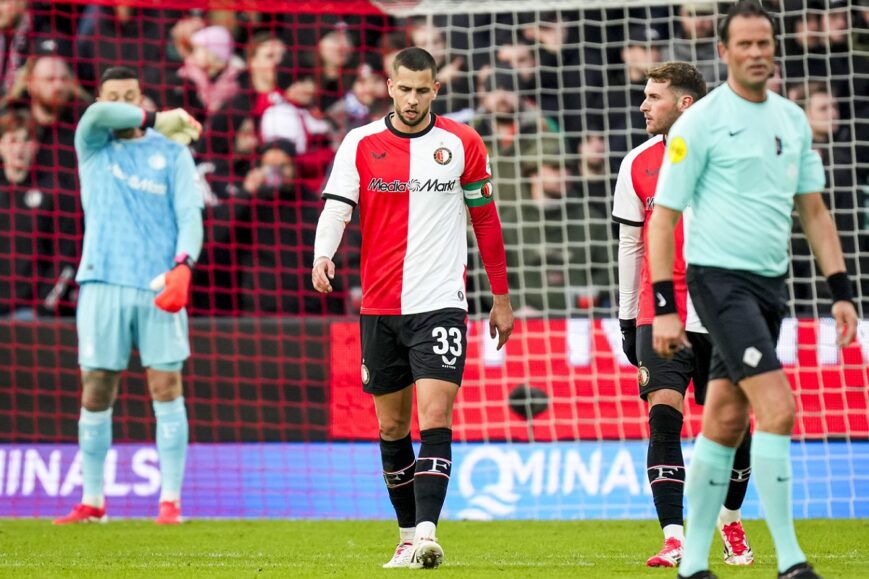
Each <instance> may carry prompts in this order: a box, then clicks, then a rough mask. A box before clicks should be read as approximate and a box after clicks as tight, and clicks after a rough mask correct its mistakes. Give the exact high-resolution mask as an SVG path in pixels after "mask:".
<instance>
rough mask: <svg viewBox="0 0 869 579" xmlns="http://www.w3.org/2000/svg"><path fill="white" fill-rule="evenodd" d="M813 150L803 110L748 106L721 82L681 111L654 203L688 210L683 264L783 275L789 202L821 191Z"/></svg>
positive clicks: (776, 100) (776, 103) (779, 101)
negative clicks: (688, 223)
mask: <svg viewBox="0 0 869 579" xmlns="http://www.w3.org/2000/svg"><path fill="white" fill-rule="evenodd" d="M811 146H812V133H811V129H810V128H809V123H808V121H807V120H806V115H805V113H804V112H803V110H802V109H801V108H799V107H798V106H797V105H796V104H794V103H792V102H791V101H789V100H787V99H785V98H783V97H781V96H779V95H777V94H775V93H773V92H770V91H767V98H766V100H765V101H764V102H762V103H754V102H751V101H747V100H745V99H744V98H742V97H740V96H737V95H736V93H734V92H733V90H732V89H731V88H730V87H729V86H728V85H727V84H726V83H725V84H723V85H721V86H720V87H718V88H716V89H715V90H713V91H712V92H710V93H709V94H708V95H707V96H706V97H704V98H702V99H701V100H699V101H698V102H697V104H695V105H693V106H692V107H691V108H689V109H688V110H687V111H685V112H684V113H683V114H682V116H681V117H680V118H679V120H677V121H676V123H675V124H674V125H673V128H672V129H671V130H670V133H669V134H668V136H667V153H666V155H665V158H664V165H663V167H662V168H661V175H660V178H659V179H658V187H657V190H656V192H655V204H656V205H662V206H664V207H669V208H670V209H675V210H678V211H683V210H684V209H685V208H686V207H688V206H689V205H690V206H691V207H692V210H693V218H692V220H691V222H690V226H689V227H690V229H689V231H688V236H687V239H688V242H687V247H686V250H685V258H686V261H687V262H688V263H689V264H694V265H706V266H712V267H722V268H726V269H736V270H745V271H751V272H753V273H756V274H759V275H764V276H769V277H773V276H779V275H783V274H784V273H786V272H787V270H788V247H789V240H790V233H791V227H792V217H791V213H792V211H793V207H794V195H798V194H800V193H814V192H817V191H821V190H822V189H823V188H824V182H825V177H824V168H823V165H822V164H821V159H820V157H819V156H818V155H817V153H815V152H814V151H812V148H811Z"/></svg>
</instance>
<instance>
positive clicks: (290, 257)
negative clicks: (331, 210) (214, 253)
mask: <svg viewBox="0 0 869 579" xmlns="http://www.w3.org/2000/svg"><path fill="white" fill-rule="evenodd" d="M294 157H295V148H294V146H293V144H292V143H291V142H290V141H286V140H281V139H279V140H275V141H272V142H270V143H268V144H266V145H265V146H263V148H262V150H261V154H260V159H259V162H258V163H257V165H256V166H255V167H254V168H253V169H251V170H250V172H249V173H248V174H247V176H246V177H245V180H244V184H243V186H242V192H241V193H240V195H242V196H245V197H246V198H247V199H248V205H247V208H248V213H247V214H246V215H243V216H242V217H241V219H242V220H241V221H240V222H239V223H238V224H237V228H236V243H238V247H240V248H241V250H242V253H241V254H240V255H239V257H238V259H239V263H240V271H241V278H240V280H239V287H240V288H241V290H242V291H241V301H242V304H241V305H242V308H243V309H244V311H246V312H249V313H255V314H299V313H334V314H338V313H343V311H344V300H343V298H342V297H340V295H341V292H340V289H339V290H338V291H337V293H336V295H335V296H332V295H329V296H321V295H320V294H317V293H316V292H314V290H313V289H310V291H308V286H307V283H308V279H309V276H310V264H311V260H312V259H313V258H312V255H313V251H314V235H315V233H316V227H317V218H318V214H319V209H320V199H319V196H318V195H317V194H316V193H315V192H314V191H312V190H310V189H308V188H306V187H305V186H304V185H302V184H301V183H300V182H299V180H298V179H296V167H295V162H294ZM336 289H337V288H336Z"/></svg>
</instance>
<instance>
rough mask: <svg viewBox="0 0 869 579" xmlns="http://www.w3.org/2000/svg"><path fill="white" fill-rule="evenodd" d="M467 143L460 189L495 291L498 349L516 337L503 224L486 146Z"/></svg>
mask: <svg viewBox="0 0 869 579" xmlns="http://www.w3.org/2000/svg"><path fill="white" fill-rule="evenodd" d="M472 137H473V138H472V140H471V141H470V142H468V143H466V150H465V170H464V171H463V173H462V178H461V186H462V191H463V194H464V196H465V205H467V206H468V212H469V213H470V215H471V226H472V227H473V229H474V236H475V237H476V238H477V247H478V248H479V250H480V258H481V259H482V260H483V267H484V268H485V269H486V276H487V277H488V278H489V286H490V287H491V289H492V299H493V301H492V311H491V312H490V313H489V335H490V336H491V337H492V338H495V337H497V338H498V349H499V350H500V349H501V348H503V347H504V344H506V343H507V340H508V339H509V338H510V334H512V333H513V306H512V305H511V304H510V293H509V291H510V290H509V286H508V284H507V254H506V252H505V250H504V235H503V232H502V231H501V220H500V219H499V218H498V210H497V209H496V208H495V197H494V188H493V185H492V181H491V179H492V174H491V171H490V170H489V156H488V154H487V153H486V146H485V145H484V144H483V140H482V139H481V138H480V136H479V135H478V134H477V133H474V134H473V136H472Z"/></svg>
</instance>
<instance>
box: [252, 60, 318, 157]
mask: <svg viewBox="0 0 869 579" xmlns="http://www.w3.org/2000/svg"><path fill="white" fill-rule="evenodd" d="M282 76H283V75H282ZM316 95H317V84H316V81H315V79H314V75H313V74H312V73H310V72H299V73H297V74H296V75H295V77H294V78H293V79H292V80H291V81H290V82H289V85H288V86H287V87H286V90H285V91H284V99H283V100H281V102H279V103H277V104H275V105H273V106H271V107H269V108H267V109H266V111H265V112H264V113H263V117H262V123H261V128H260V132H261V134H262V140H263V142H265V143H267V142H269V141H273V140H275V139H286V140H288V141H291V142H292V143H293V145H294V146H295V147H296V151H298V153H299V154H300V155H302V154H305V153H307V152H308V151H309V150H310V149H312V148H315V147H316V143H317V142H318V141H322V139H323V137H324V136H327V135H329V133H330V131H331V127H330V126H329V123H328V122H326V121H324V120H323V119H321V118H318V116H319V115H315V114H314V113H313V112H312V105H313V104H314V102H315V100H316Z"/></svg>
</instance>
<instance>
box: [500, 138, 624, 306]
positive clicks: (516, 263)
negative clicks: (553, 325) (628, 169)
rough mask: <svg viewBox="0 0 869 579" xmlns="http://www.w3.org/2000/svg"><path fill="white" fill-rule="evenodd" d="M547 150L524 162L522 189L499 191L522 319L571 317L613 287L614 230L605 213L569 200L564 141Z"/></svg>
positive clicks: (550, 142)
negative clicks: (610, 232)
mask: <svg viewBox="0 0 869 579" xmlns="http://www.w3.org/2000/svg"><path fill="white" fill-rule="evenodd" d="M540 147H541V148H540V149H537V150H536V151H534V154H533V155H529V157H528V159H527V160H525V161H523V162H522V164H521V166H520V171H521V172H520V176H521V178H520V180H519V182H518V188H516V189H514V188H511V187H506V188H505V187H502V186H499V191H500V193H499V194H498V195H499V199H500V201H499V208H498V212H499V214H500V216H501V221H502V224H503V229H504V243H505V249H506V251H507V265H508V272H509V273H510V275H511V278H512V279H511V284H510V286H511V290H512V291H511V293H513V295H514V299H515V300H516V302H517V303H516V306H517V312H518V313H517V315H524V316H534V315H543V314H544V313H550V314H556V315H570V314H571V313H575V312H576V311H577V310H583V309H586V308H588V307H591V306H593V305H594V304H595V302H596V299H597V296H598V294H599V292H600V291H601V290H603V289H604V288H606V287H607V286H608V285H609V283H610V273H609V269H610V265H609V264H610V255H609V252H608V249H607V245H608V243H607V241H606V240H608V239H610V237H609V236H608V234H607V228H608V227H609V225H608V223H607V220H606V212H605V211H604V212H599V211H598V209H597V208H596V207H595V205H593V204H588V203H586V202H584V200H583V199H581V198H579V197H576V196H569V195H568V184H567V181H568V178H569V173H568V170H567V167H566V166H565V163H564V147H563V145H562V143H561V141H560V139H558V138H557V137H554V136H552V137H545V138H542V139H541V140H540ZM497 177H498V175H497V174H496V178H497ZM514 194H518V198H516V199H515V200H514V199H512V196H513V195H514ZM598 213H599V214H598Z"/></svg>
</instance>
